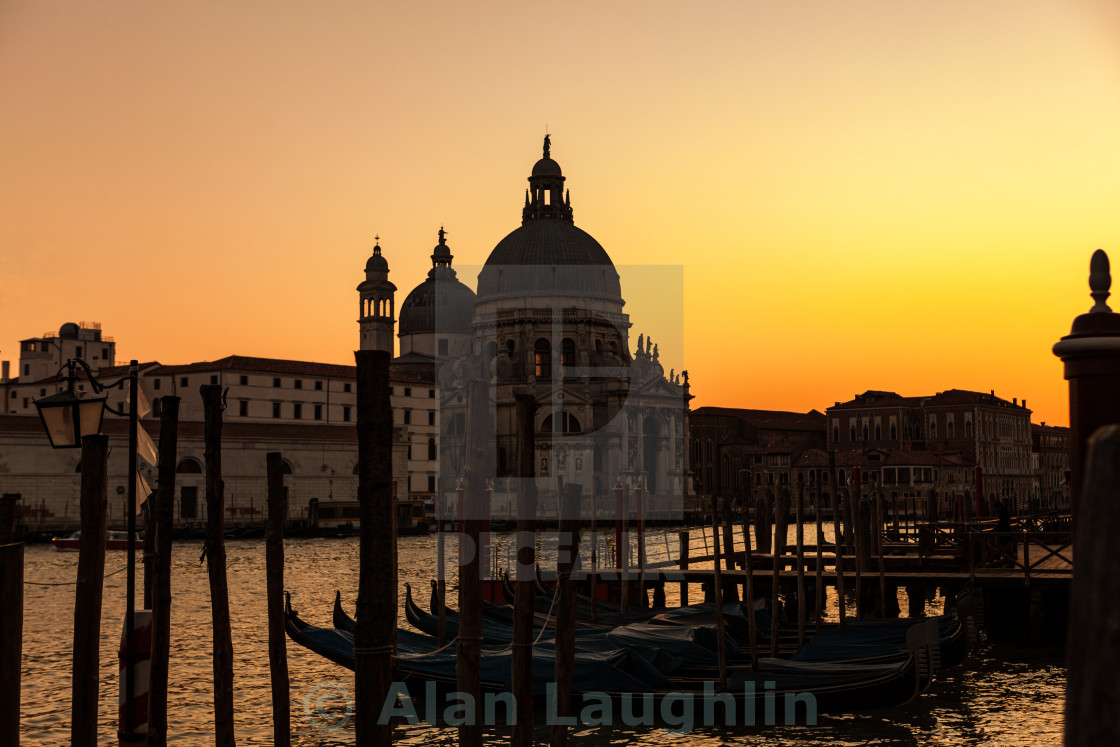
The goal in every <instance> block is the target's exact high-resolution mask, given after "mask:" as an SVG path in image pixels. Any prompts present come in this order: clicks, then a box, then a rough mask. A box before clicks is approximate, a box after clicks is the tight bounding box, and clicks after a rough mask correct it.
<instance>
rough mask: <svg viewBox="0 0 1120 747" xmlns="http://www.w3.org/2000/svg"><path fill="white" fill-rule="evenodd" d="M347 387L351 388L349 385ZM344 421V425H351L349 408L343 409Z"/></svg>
mask: <svg viewBox="0 0 1120 747" xmlns="http://www.w3.org/2000/svg"><path fill="white" fill-rule="evenodd" d="M347 386H349V385H347ZM342 421H343V422H344V423H349V422H350V408H349V407H343V408H342Z"/></svg>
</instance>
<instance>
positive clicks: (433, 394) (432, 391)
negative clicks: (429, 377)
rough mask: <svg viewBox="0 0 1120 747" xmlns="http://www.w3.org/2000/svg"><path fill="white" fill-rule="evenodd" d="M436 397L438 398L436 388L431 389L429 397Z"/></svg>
mask: <svg viewBox="0 0 1120 747" xmlns="http://www.w3.org/2000/svg"><path fill="white" fill-rule="evenodd" d="M435 398H436V390H435V389H429V390H428V399H435Z"/></svg>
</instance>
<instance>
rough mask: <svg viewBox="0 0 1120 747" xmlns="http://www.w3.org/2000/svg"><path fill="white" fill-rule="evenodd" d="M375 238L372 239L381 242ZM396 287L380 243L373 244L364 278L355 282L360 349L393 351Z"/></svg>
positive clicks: (378, 238) (391, 352)
mask: <svg viewBox="0 0 1120 747" xmlns="http://www.w3.org/2000/svg"><path fill="white" fill-rule="evenodd" d="M380 238H381V237H379V236H375V237H374V241H375V242H379V241H380ZM396 290H397V287H396V286H395V285H393V284H392V283H390V282H389V263H388V262H386V261H385V258H384V257H383V256H381V244H380V243H374V245H373V256H371V257H370V258H369V259H368V260H366V279H365V280H364V281H362V282H361V283H360V284H359V285H358V298H359V300H360V303H361V311H360V313H359V315H358V328H359V329H360V330H361V334H360V345H359V348H360V349H361V350H384V351H385V352H387V353H389V355H392V354H393V325H394V324H395V322H394V321H393V313H394V312H393V294H394V293H395V292H396Z"/></svg>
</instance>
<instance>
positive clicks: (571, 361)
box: [560, 337, 576, 366]
mask: <svg viewBox="0 0 1120 747" xmlns="http://www.w3.org/2000/svg"><path fill="white" fill-rule="evenodd" d="M575 364H576V343H575V341H574V340H572V338H570V337H565V338H564V342H562V343H561V347H560V365H561V366H574V365H575Z"/></svg>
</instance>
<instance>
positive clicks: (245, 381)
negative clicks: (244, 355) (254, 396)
mask: <svg viewBox="0 0 1120 747" xmlns="http://www.w3.org/2000/svg"><path fill="white" fill-rule="evenodd" d="M248 383H249V377H248V376H242V377H241V386H246V385H248Z"/></svg>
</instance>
